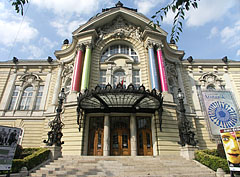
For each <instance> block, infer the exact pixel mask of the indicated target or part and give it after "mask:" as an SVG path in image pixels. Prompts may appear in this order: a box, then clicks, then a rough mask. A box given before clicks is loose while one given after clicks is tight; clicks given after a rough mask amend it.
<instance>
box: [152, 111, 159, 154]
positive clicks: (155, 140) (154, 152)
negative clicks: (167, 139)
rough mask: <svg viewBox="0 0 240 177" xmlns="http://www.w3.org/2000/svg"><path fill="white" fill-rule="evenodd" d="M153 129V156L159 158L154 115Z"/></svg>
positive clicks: (153, 116)
mask: <svg viewBox="0 0 240 177" xmlns="http://www.w3.org/2000/svg"><path fill="white" fill-rule="evenodd" d="M151 129H152V145H153V156H157V155H158V151H157V137H156V127H155V115H154V114H153V115H152V120H151Z"/></svg>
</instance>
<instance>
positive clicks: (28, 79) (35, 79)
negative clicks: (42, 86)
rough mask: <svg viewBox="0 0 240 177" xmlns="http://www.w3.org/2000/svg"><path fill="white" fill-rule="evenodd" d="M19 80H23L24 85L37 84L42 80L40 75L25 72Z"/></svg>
mask: <svg viewBox="0 0 240 177" xmlns="http://www.w3.org/2000/svg"><path fill="white" fill-rule="evenodd" d="M19 80H20V81H22V83H23V84H24V85H36V84H37V83H39V82H40V81H41V79H40V77H39V76H38V75H37V74H33V73H27V74H23V75H22V76H21V77H20V78H19Z"/></svg>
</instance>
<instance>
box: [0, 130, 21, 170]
mask: <svg viewBox="0 0 240 177" xmlns="http://www.w3.org/2000/svg"><path fill="white" fill-rule="evenodd" d="M21 135H22V130H21V128H15V127H5V126H0V170H10V169H11V167H12V160H13V157H14V154H15V150H16V147H17V144H18V143H19V141H20V139H19V137H20V136H21Z"/></svg>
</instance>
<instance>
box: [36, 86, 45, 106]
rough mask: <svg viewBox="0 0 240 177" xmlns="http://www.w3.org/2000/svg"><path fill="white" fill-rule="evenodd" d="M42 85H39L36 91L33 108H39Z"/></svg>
mask: <svg viewBox="0 0 240 177" xmlns="http://www.w3.org/2000/svg"><path fill="white" fill-rule="evenodd" d="M43 87H44V86H42V85H41V86H39V89H38V93H37V98H36V102H35V110H39V109H40V105H41V100H42V95H43Z"/></svg>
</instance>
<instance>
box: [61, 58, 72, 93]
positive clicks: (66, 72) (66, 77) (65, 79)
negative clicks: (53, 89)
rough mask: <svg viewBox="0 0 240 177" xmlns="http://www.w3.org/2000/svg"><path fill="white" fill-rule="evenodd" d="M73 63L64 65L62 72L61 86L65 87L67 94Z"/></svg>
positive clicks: (69, 87)
mask: <svg viewBox="0 0 240 177" xmlns="http://www.w3.org/2000/svg"><path fill="white" fill-rule="evenodd" d="M73 68H74V66H73V63H70V64H68V65H65V66H64V69H63V72H62V86H63V87H64V88H65V93H66V94H69V92H70V90H71V80H72V75H73Z"/></svg>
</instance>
